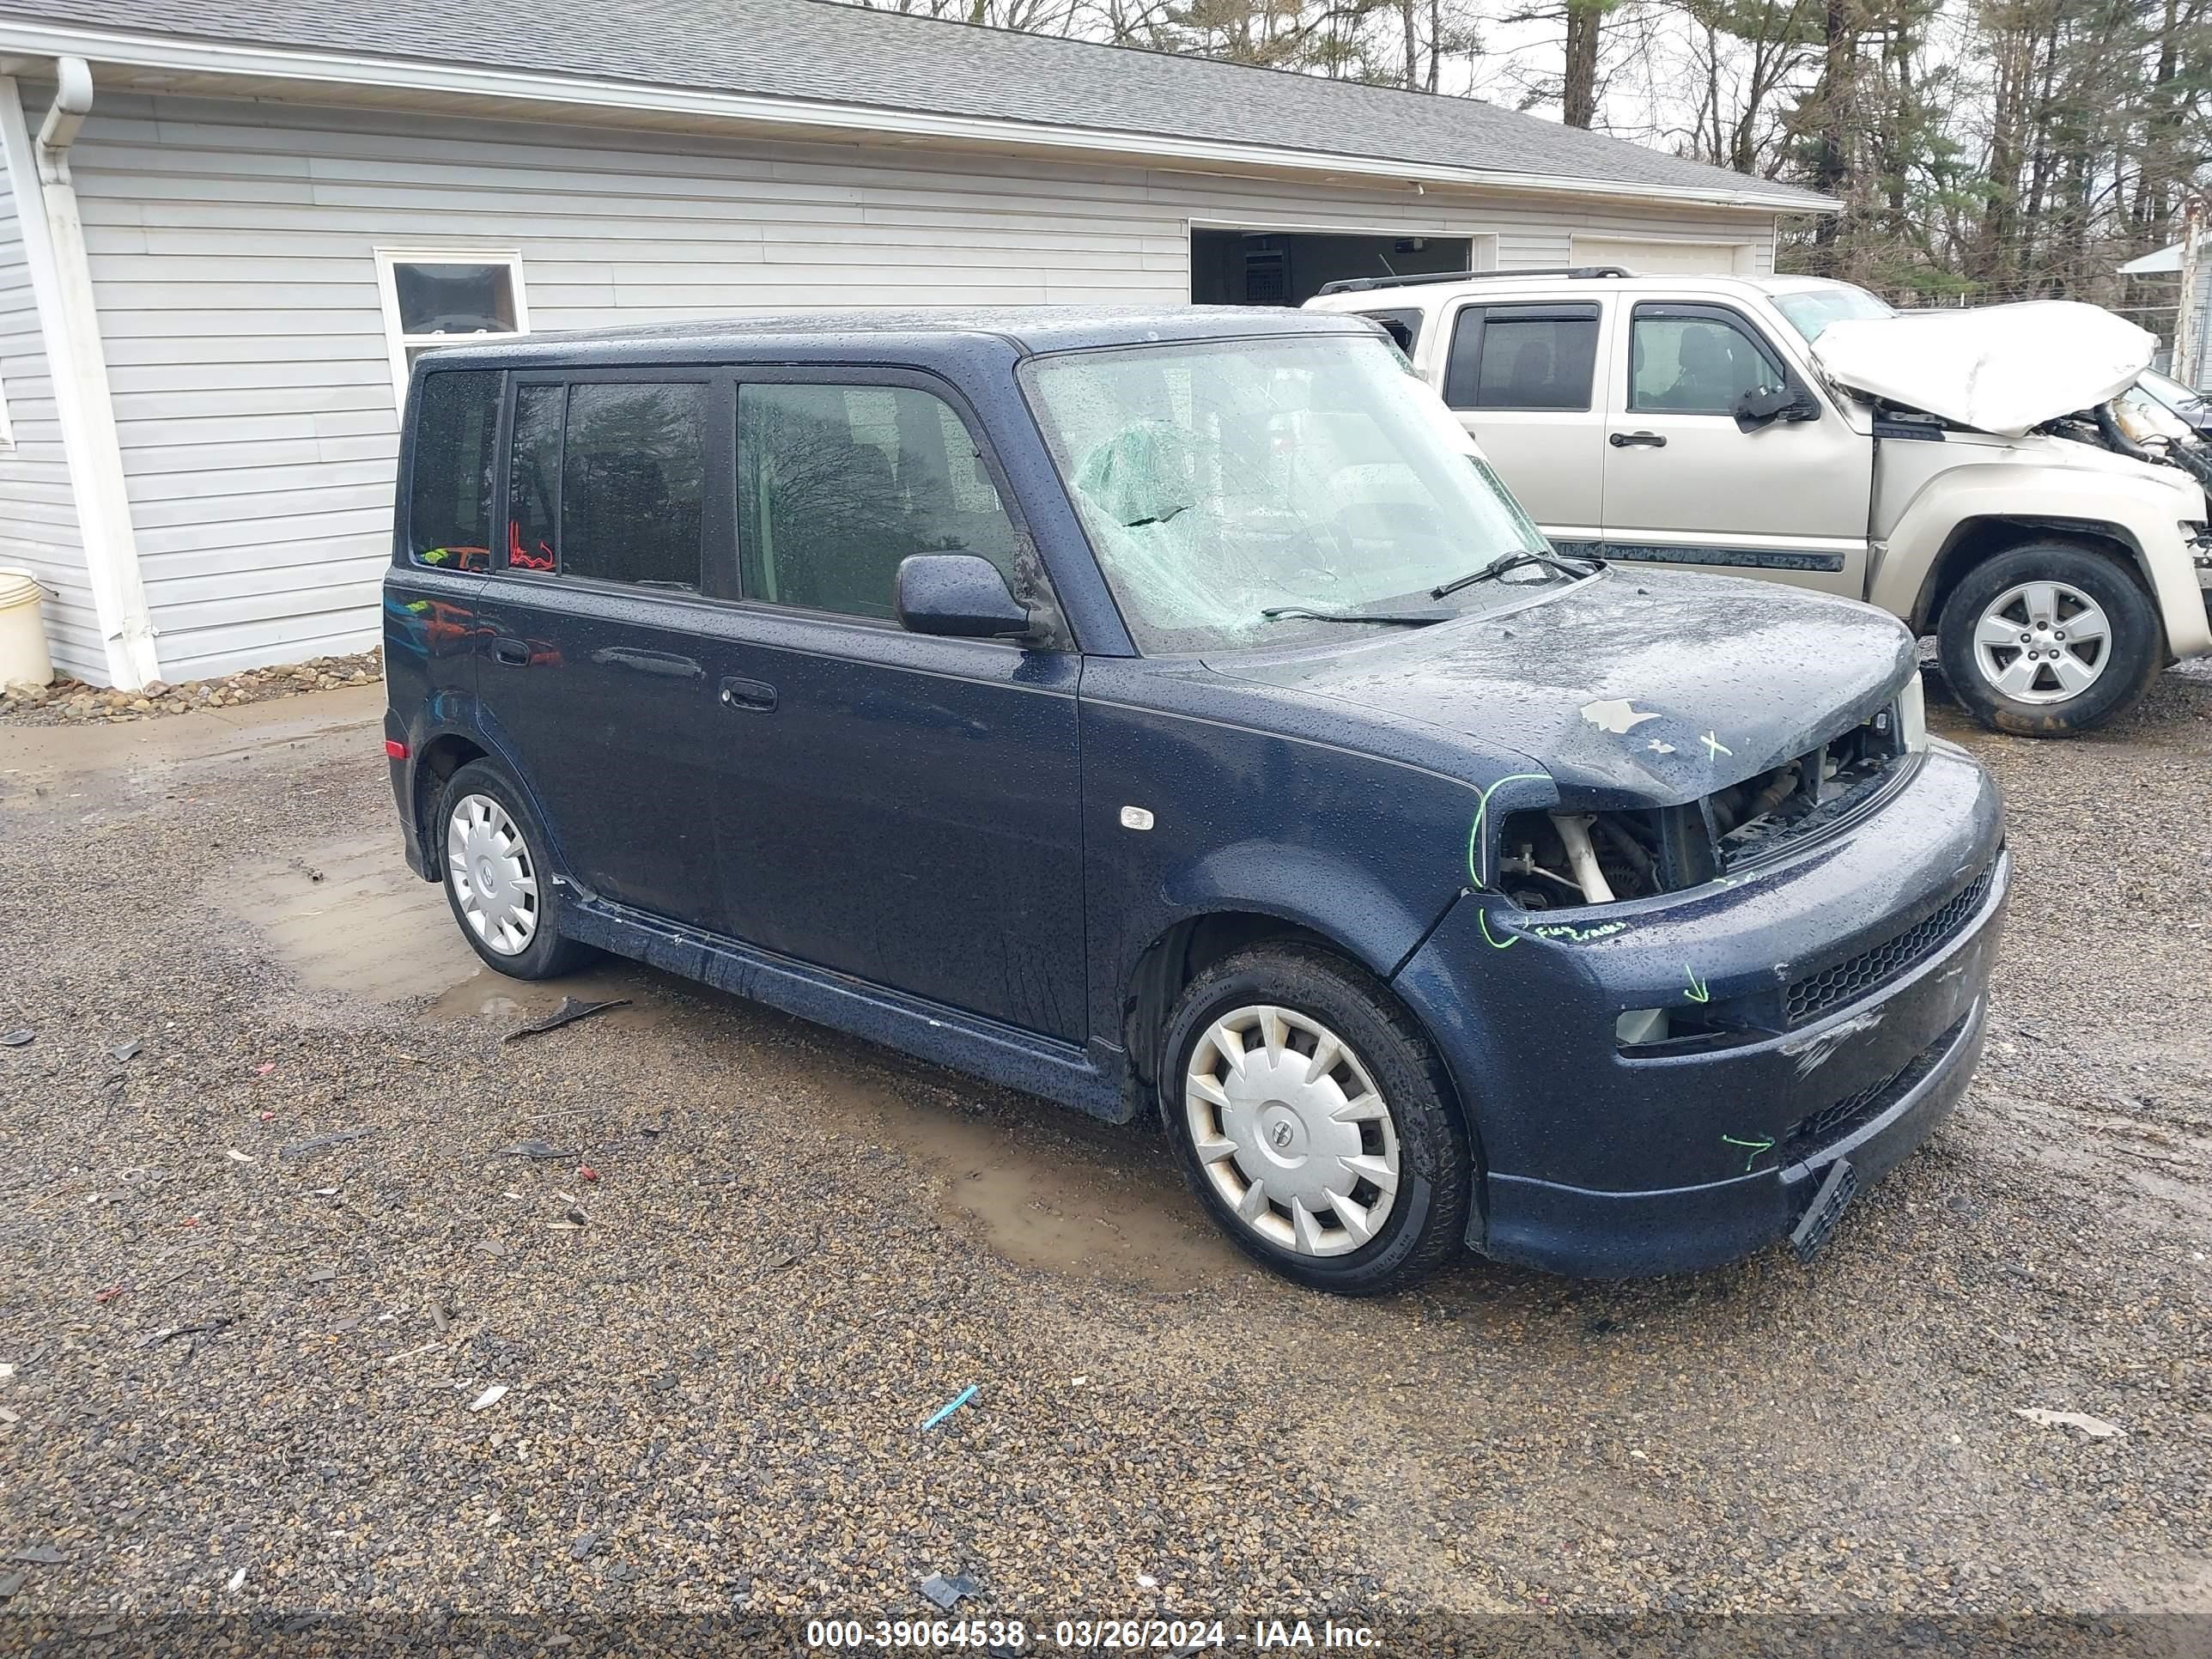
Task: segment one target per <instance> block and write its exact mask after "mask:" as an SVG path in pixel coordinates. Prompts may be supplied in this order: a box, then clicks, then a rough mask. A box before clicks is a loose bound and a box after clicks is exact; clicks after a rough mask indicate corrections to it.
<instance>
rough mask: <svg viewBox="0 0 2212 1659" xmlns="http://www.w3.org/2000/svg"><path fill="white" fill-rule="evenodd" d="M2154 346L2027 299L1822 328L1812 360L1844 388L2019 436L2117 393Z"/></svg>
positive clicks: (2061, 303)
mask: <svg viewBox="0 0 2212 1659" xmlns="http://www.w3.org/2000/svg"><path fill="white" fill-rule="evenodd" d="M2157 346H2158V341H2157V340H2156V339H2155V338H2154V337H2153V336H2151V335H2150V334H2148V333H2147V332H2145V331H2143V330H2142V329H2140V328H2137V327H2136V325H2134V324H2133V323H2130V322H2129V321H2127V320H2125V319H2123V318H2119V317H2115V316H2114V315H2112V313H2111V312H2109V311H2106V309H2104V307H2101V306H2092V305H2083V304H2081V303H2080V302H2078V301H2072V300H2031V301H2027V302H2026V303H2024V304H2021V305H2011V306H1984V307H1979V308H1978V309H1975V310H1972V311H1906V312H1900V313H1898V314H1897V315H1896V316H1894V317H1862V318H1855V319H1850V320H1849V321H1846V322H1838V323H1830V324H1829V325H1827V326H1826V328H1824V329H1822V330H1821V331H1820V338H1819V339H1817V340H1815V341H1814V343H1813V356H1814V357H1815V358H1817V359H1818V360H1819V362H1820V368H1821V369H1822V371H1823V372H1824V373H1825V374H1826V375H1827V376H1828V378H1829V379H1830V380H1833V381H1834V382H1835V383H1836V384H1837V385H1838V386H1842V387H1844V388H1845V389H1846V390H1848V391H1851V392H1858V393H1859V394H1861V395H1862V396H1864V397H1868V398H1876V399H1879V400H1881V401H1883V402H1887V403H1893V404H1904V405H1905V406H1906V407H1907V408H1910V409H1917V410H1923V411H1924V412H1926V413H1928V414H1929V415H1936V416H1942V418H1943V419H1945V420H1947V421H1955V422H1958V423H1959V424H1960V426H1969V427H1972V428H1976V429H1977V430H1978V431H1982V432H1993V433H1996V434H1997V435H1999V436H2001V437H2018V436H2019V435H2021V434H2022V433H2024V432H2026V431H2027V430H2028V429H2029V428H2033V427H2037V426H2040V425H2042V424H2043V422H2045V421H2055V420H2057V418H2058V417H2059V416H2062V415H2071V414H2073V413H2075V411H2076V410H2084V409H2094V408H2095V407H2096V406H2097V405H2098V404H2101V403H2103V402H2105V401H2106V399H2107V398H2114V397H2117V396H2118V395H2119V393H2121V392H2124V391H2125V390H2126V389H2127V388H2128V387H2129V386H2133V385H2134V384H2135V380H2136V375H2138V374H2142V372H2143V370H2144V369H2146V368H2149V367H2150V360H2151V354H2152V353H2153V352H2154V350H2155V349H2157Z"/></svg>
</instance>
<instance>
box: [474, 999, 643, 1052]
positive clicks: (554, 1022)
mask: <svg viewBox="0 0 2212 1659" xmlns="http://www.w3.org/2000/svg"><path fill="white" fill-rule="evenodd" d="M627 1007H629V998H628V997H610V998H608V999H607V1000H605V1002H584V1001H580V1000H578V999H577V998H575V997H562V999H561V1006H559V1007H558V1008H556V1009H555V1010H554V1011H553V1012H551V1013H550V1014H548V1015H546V1016H545V1018H543V1019H541V1020H539V1021H538V1023H537V1024H534V1025H526V1026H524V1027H522V1029H521V1030H516V1031H509V1032H508V1033H507V1035H506V1036H504V1037H503V1038H501V1042H515V1041H516V1040H518V1039H519V1038H521V1037H526V1036H539V1035H541V1034H543V1033H544V1032H546V1031H557V1030H560V1029H561V1028H562V1026H563V1025H573V1024H575V1023H576V1022H577V1021H578V1020H580V1019H588V1018H591V1017H592V1015H593V1014H600V1013H605V1012H606V1011H607V1010H608V1009H610V1008H627Z"/></svg>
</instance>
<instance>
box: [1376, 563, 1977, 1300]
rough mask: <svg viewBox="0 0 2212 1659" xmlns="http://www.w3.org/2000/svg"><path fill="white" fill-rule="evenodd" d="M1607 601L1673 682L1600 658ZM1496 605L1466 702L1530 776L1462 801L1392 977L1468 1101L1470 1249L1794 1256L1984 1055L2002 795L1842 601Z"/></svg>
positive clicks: (1739, 586) (1867, 624) (1913, 1138)
mask: <svg viewBox="0 0 2212 1659" xmlns="http://www.w3.org/2000/svg"><path fill="white" fill-rule="evenodd" d="M1608 589H1610V590H1612V591H1611V592H1607V591H1606V590H1608ZM1615 611H1624V612H1628V613H1630V614H1632V615H1634V616H1635V617H1638V618H1640V619H1641V620H1642V621H1643V622H1644V624H1645V629H1646V631H1645V633H1644V639H1645V640H1647V641H1649V640H1650V639H1651V638H1652V637H1653V635H1654V632H1655V631H1656V630H1655V623H1663V624H1670V625H1671V626H1669V628H1668V631H1669V632H1672V633H1674V641H1675V644H1674V651H1675V653H1676V654H1675V661H1676V662H1677V663H1678V664H1680V663H1696V664H1699V665H1700V666H1699V667H1698V668H1695V669H1692V670H1690V671H1688V674H1687V678H1688V679H1689V681H1690V682H1692V683H1691V684H1684V683H1683V682H1684V679H1685V674H1684V672H1683V671H1681V670H1680V668H1677V669H1676V671H1673V672H1665V671H1661V666H1660V664H1659V662H1658V661H1657V660H1656V659H1653V658H1651V657H1650V656H1648V655H1647V654H1646V653H1644V651H1642V650H1624V649H1621V648H1618V647H1616V648H1615V649H1613V650H1612V651H1610V652H1608V651H1606V650H1604V649H1602V648H1601V646H1600V644H1599V641H1600V640H1601V637H1602V635H1604V634H1605V633H1606V632H1607V631H1608V629H1607V617H1608V615H1609V614H1611V613H1613V612H1615ZM1615 620H1620V618H1615ZM1516 622H1517V623H1518V624H1519V628H1518V629H1517V631H1518V633H1519V634H1520V635H1521V636H1522V642H1524V643H1525V644H1526V645H1528V647H1531V651H1530V653H1529V654H1528V655H1525V656H1522V655H1514V656H1511V657H1509V658H1508V659H1506V660H1504V661H1502V662H1500V663H1498V665H1497V666H1496V670H1495V672H1496V675H1497V677H1498V678H1497V681H1496V684H1494V686H1492V685H1486V686H1484V687H1481V688H1480V689H1478V690H1477V692H1476V695H1475V697H1474V702H1476V703H1477V704H1478V705H1480V704H1483V703H1485V702H1487V706H1488V707H1489V708H1491V710H1492V713H1493V714H1494V715H1498V716H1500V717H1501V718H1498V719H1496V720H1492V722H1490V723H1489V725H1488V728H1487V729H1489V730H1490V731H1492V732H1499V731H1500V729H1501V727H1502V728H1504V732H1505V733H1506V734H1507V735H1510V738H1511V740H1512V741H1513V742H1514V744H1515V746H1516V748H1517V749H1518V750H1521V752H1522V753H1525V754H1528V755H1530V756H1531V757H1534V760H1535V764H1534V765H1532V766H1531V767H1529V768H1528V769H1527V770H1526V771H1524V772H1521V773H1517V774H1515V775H1509V776H1507V777H1504V778H1502V779H1500V780H1499V781H1497V782H1495V783H1493V784H1492V785H1491V786H1489V787H1488V788H1487V789H1486V790H1485V792H1484V793H1483V796H1482V799H1481V802H1480V805H1479V808H1478V811H1477V819H1476V823H1474V826H1473V828H1472V831H1471V834H1470V837H1469V842H1468V850H1467V858H1468V870H1467V883H1466V888H1465V890H1464V891H1463V892H1462V896H1461V897H1460V899H1459V900H1458V901H1457V902H1456V903H1455V904H1454V905H1453V906H1452V908H1450V909H1449V911H1448V913H1447V914H1446V915H1445V917H1444V919H1443V921H1442V922H1441V923H1440V924H1439V925H1438V927H1437V928H1436V930H1435V931H1434V933H1432V934H1431V936H1430V938H1429V939H1427V940H1426V941H1425V944H1424V945H1423V946H1422V948H1421V949H1420V950H1419V951H1417V952H1415V953H1414V955H1413V957H1411V958H1410V959H1409V960H1408V961H1407V963H1405V964H1404V965H1403V966H1402V968H1401V969H1400V971H1399V973H1398V975H1396V977H1395V988H1397V990H1398V991H1399V993H1400V994H1401V996H1403V997H1405V999H1406V1000H1407V1002H1408V1003H1409V1004H1410V1005H1412V1006H1414V1007H1416V1008H1418V1009H1419V1010H1420V1012H1421V1013H1422V1017H1423V1018H1424V1019H1425V1020H1426V1021H1428V1022H1429V1023H1430V1024H1431V1028H1432V1029H1433V1030H1436V1032H1437V1041H1438V1042H1439V1045H1440V1047H1441V1048H1443V1050H1444V1052H1445V1053H1446V1054H1447V1056H1448V1059H1449V1063H1450V1064H1451V1066H1452V1067H1453V1070H1454V1073H1455V1077H1456V1078H1457V1079H1458V1080H1459V1083H1460V1086H1461V1089H1462V1094H1463V1097H1464V1098H1465V1099H1466V1100H1467V1101H1468V1103H1469V1115H1470V1118H1471V1120H1472V1122H1473V1127H1474V1133H1476V1135H1477V1136H1478V1138H1479V1139H1480V1151H1481V1157H1482V1160H1483V1168H1484V1170H1485V1179H1484V1181H1483V1182H1482V1185H1481V1203H1480V1212H1479V1214H1478V1215H1477V1216H1476V1218H1475V1219H1474V1223H1473V1224H1472V1225H1471V1228H1470V1233H1469V1239H1468V1242H1469V1243H1470V1244H1472V1245H1474V1247H1475V1248H1477V1249H1480V1250H1482V1251H1484V1252H1485V1253H1486V1254H1488V1255H1493V1256H1496V1257H1498V1258H1500V1259H1502V1260H1507V1261H1516V1262H1521V1263H1525V1264H1528V1265H1531V1266H1536V1267H1546V1268H1550V1269H1553V1270H1557V1271H1561V1272H1567V1273H1577V1274H1593V1275H1600V1276H1605V1275H1626V1274H1643V1273H1668V1272H1680V1271H1687V1270H1691V1269H1696V1268H1700V1267H1710V1266H1713V1265H1717V1264H1718V1263H1721V1262H1724V1261H1731V1260H1734V1259H1736V1258H1738V1257H1741V1256H1742V1255H1746V1254H1748V1253H1749V1252H1751V1251H1753V1250H1754V1249H1758V1248H1759V1247H1761V1246H1763V1245H1765V1244H1766V1243H1771V1242H1773V1241H1775V1240H1777V1239H1780V1238H1783V1237H1790V1238H1791V1239H1792V1240H1793V1241H1794V1242H1795V1243H1796V1244H1797V1246H1798V1248H1799V1249H1801V1250H1802V1251H1803V1252H1805V1253H1807V1254H1809V1253H1810V1251H1811V1250H1812V1249H1816V1248H1818V1246H1819V1245H1820V1243H1822V1242H1823V1241H1824V1240H1825V1237H1826V1233H1827V1230H1828V1229H1829V1228H1830V1227H1831V1226H1832V1225H1833V1224H1834V1220H1835V1217H1836V1213H1837V1212H1838V1211H1839V1209H1840V1208H1841V1206H1843V1204H1844V1202H1845V1201H1846V1200H1849V1199H1850V1196H1851V1195H1852V1194H1854V1193H1856V1192H1857V1191H1859V1190H1861V1189H1863V1188H1864V1187H1865V1186H1866V1185H1867V1184H1868V1183H1869V1182H1871V1181H1873V1180H1874V1179H1875V1177H1877V1176H1880V1175H1881V1174H1882V1173H1884V1172H1885V1171H1886V1170H1888V1169H1889V1168H1891V1167H1892V1166H1893V1164H1896V1163H1897V1162H1898V1161H1899V1159H1901V1158H1903V1157H1904V1156H1905V1154H1906V1153H1907V1152H1909V1151H1911V1148H1912V1147H1913V1146H1916V1145H1917V1144H1918V1142H1919V1141H1920V1140H1921V1139H1923V1136H1924V1135H1925V1134H1926V1133H1928V1131H1929V1129H1930V1128H1931V1127H1933V1126H1934V1125H1935V1123H1936V1121H1939V1120H1940V1119H1941V1118H1942V1116H1943V1115H1945V1114H1946V1113H1947V1112H1948V1110H1949V1109H1951V1107H1952V1106H1953V1105H1954V1103H1956V1101H1957V1100H1958V1098H1959V1097H1960V1094H1961V1093H1962V1091H1964V1089H1965V1086H1966V1080H1967V1079H1968V1077H1969V1075H1970V1074H1971V1073H1972V1069H1973V1066H1974V1064H1975V1061H1976V1060H1977V1058H1978V1054H1979V1052H1980V1048H1981V1042H1982V1034H1983V1021H1984V994H1985V991H1986V987H1987V983H1988V979H1989V974H1990V966H1991V963H1992V960H1993V957H1994V952H1995V950H1996V941H1997V938H1998V933H1999V930H2000V927H2001V924H2002V914H2003V908H2004V902H2005V896H2006V890H2007V887H2008V878H2009V865H2008V860H2007V856H2006V854H2005V851H2004V844H2003V817H2002V805H2001V803H2000V801H1999V799H1998V797H1997V794H1996V789H1995V787H1994V785H1993V784H1992V782H1991V781H1990V777H1989V775H1988V774H1987V773H1986V772H1985V771H1984V769H1982V768H1981V767H1980V766H1979V765H1978V764H1977V763H1975V762H1974V761H1973V760H1972V757H1969V756H1968V755H1967V754H1966V752H1965V751H1964V750H1960V749H1958V748H1956V747H1955V746H1954V745H1952V744H1948V743H1944V742H1941V741H1931V740H1929V738H1928V736H1927V734H1926V731H1925V727H1924V724H1923V714H1922V705H1921V691H1920V682H1919V676H1918V672H1917V666H1916V665H1915V662H1914V655H1913V649H1912V642H1911V640H1910V638H1909V637H1908V636H1907V635H1905V630H1904V629H1902V628H1901V627H1900V626H1899V624H1897V623H1894V622H1893V621H1892V620H1890V619H1888V618H1887V617H1882V616H1881V615H1879V614H1878V613H1876V612H1874V611H1871V610H1869V609H1868V608H1867V607H1864V606H1860V605H1851V604H1849V603H1847V602H1843V601H1825V600H1818V599H1808V598H1807V597H1806V596H1803V595H1796V594H1783V593H1778V592H1770V591H1769V590H1765V589H1764V588H1760V587H1756V586H1751V585H1749V584H1744V583H1739V582H1733V581H1727V580H1723V579H1712V578H1702V577H1688V576H1685V577H1674V578H1656V577H1655V578H1649V579H1646V580H1644V581H1643V582H1641V583H1639V584H1638V585H1637V587H1636V589H1635V590H1631V588H1630V585H1629V584H1628V583H1627V582H1626V580H1623V579H1621V578H1620V577H1619V576H1618V575H1617V574H1616V575H1613V576H1612V577H1610V578H1609V579H1608V580H1604V581H1601V582H1597V583H1593V584H1591V585H1590V586H1589V590H1587V591H1585V592H1580V593H1575V594H1567V595H1562V596H1560V597H1559V599H1555V600H1554V601H1553V602H1552V603H1551V604H1550V605H1546V606H1544V607H1541V608H1540V609H1538V610H1536V611H1531V612H1528V613H1525V614H1524V615H1523V616H1522V617H1519V618H1516ZM1677 628H1678V629H1679V630H1680V631H1679V632H1674V629H1677ZM1577 645H1578V646H1579V647H1582V648H1581V649H1579V650H1577V649H1573V648H1570V647H1573V646H1577ZM1544 663H1551V664H1554V665H1556V669H1555V671H1553V672H1551V673H1549V674H1544V673H1542V671H1541V669H1540V670H1539V671H1538V673H1537V674H1536V675H1535V676H1534V677H1532V676H1531V674H1530V670H1531V668H1532V666H1533V665H1539V664H1544ZM1570 664H1571V665H1573V666H1574V668H1575V670H1576V671H1575V672H1573V673H1571V674H1570V673H1568V672H1567V671H1566V668H1567V665H1570ZM1630 665H1632V667H1633V670H1634V671H1633V672H1630V671H1627V669H1628V667H1629V666H1630ZM1516 677H1518V678H1521V679H1522V696H1520V697H1519V698H1518V699H1517V700H1514V701H1512V702H1507V701H1506V698H1507V695H1508V694H1507V693H1506V691H1505V682H1506V681H1508V680H1510V679H1511V678H1516ZM1529 678H1541V679H1546V680H1548V681H1549V682H1550V687H1549V689H1550V691H1551V696H1549V697H1548V698H1543V699H1539V698H1536V697H1534V696H1530V695H1529V693H1530V691H1531V690H1533V689H1534V688H1533V687H1531V686H1530V685H1529V684H1528V680H1529ZM1563 682H1566V683H1565V684H1563ZM1639 688H1648V690H1639ZM1376 691H1377V688H1376V687H1375V686H1373V685H1370V686H1368V687H1366V688H1365V689H1364V691H1363V693H1362V694H1361V695H1363V696H1364V697H1365V698H1366V699H1367V700H1369V701H1370V702H1372V701H1374V700H1375V699H1376ZM1493 692H1494V694H1495V695H1496V696H1497V697H1498V701H1495V702H1492V701H1489V700H1488V696H1486V693H1493ZM1404 712H1411V711H1410V710H1405V711H1404ZM1433 713H1434V711H1431V717H1433ZM1516 727H1517V729H1515V728H1516Z"/></svg>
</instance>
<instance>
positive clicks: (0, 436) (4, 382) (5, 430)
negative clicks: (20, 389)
mask: <svg viewBox="0 0 2212 1659" xmlns="http://www.w3.org/2000/svg"><path fill="white" fill-rule="evenodd" d="M14 451H15V422H12V421H10V420H9V418H8V377H7V376H6V375H5V374H0V455H6V454H10V453H14Z"/></svg>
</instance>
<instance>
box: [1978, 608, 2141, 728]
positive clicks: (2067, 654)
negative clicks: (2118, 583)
mask: <svg viewBox="0 0 2212 1659" xmlns="http://www.w3.org/2000/svg"><path fill="white" fill-rule="evenodd" d="M2111 657H2112V624H2111V623H2109V622H2107V621H2106V617H2105V612H2104V609H2103V607H2102V606H2100V605H2099V604H2098V603H2097V602H2096V600H2094V599H2091V598H2090V597H2089V596H2088V595H2087V593H2084V592H2081V590H2080V589H2079V588H2075V587H2069V586H2067V585H2066V584H2065V583H2064V582H2022V583H2021V585H2020V586H2017V587H2012V588H2008V589H2006V590H2005V592H2002V593H2000V594H1998V595H1997V596H1996V599H1992V600H1991V601H1990V605H1989V608H1988V609H1986V610H1985V611H1983V612H1982V619H1981V621H1980V622H1978V623H1976V624H1975V626H1974V662H1975V664H1976V665H1977V666H1978V667H1979V668H1980V669H1981V671H1982V678H1984V679H1985V680H1987V681H1988V682H1989V683H1990V684H1991V685H1993V686H1995V687H1996V689H1997V690H1999V691H2001V692H2002V693H2003V694H2004V695H2005V696H2008V697H2010V698H2011V699H2012V700H2013V701H2014V702H2066V701H2067V700H2068V699H2069V697H2078V696H2081V694H2082V693H2083V692H2084V691H2087V690H2088V689H2089V688H2090V687H2091V686H2093V685H2094V684H2096V683H2097V677H2098V676H2099V675H2100V674H2102V673H2103V672H2104V671H2105V664H2106V662H2107V661H2108V660H2110V659H2111Z"/></svg>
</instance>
